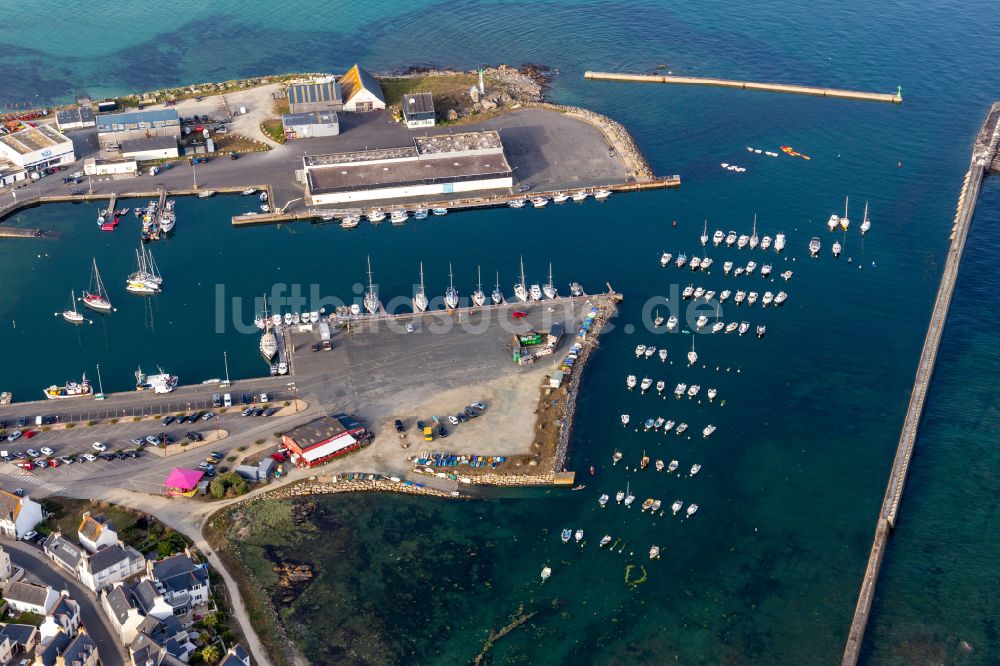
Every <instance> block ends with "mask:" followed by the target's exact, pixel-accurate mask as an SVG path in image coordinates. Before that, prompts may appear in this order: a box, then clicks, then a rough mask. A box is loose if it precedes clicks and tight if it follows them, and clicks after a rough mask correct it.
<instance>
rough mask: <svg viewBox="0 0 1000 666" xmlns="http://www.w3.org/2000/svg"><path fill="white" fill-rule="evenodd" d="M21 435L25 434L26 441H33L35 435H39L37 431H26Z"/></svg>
mask: <svg viewBox="0 0 1000 666" xmlns="http://www.w3.org/2000/svg"><path fill="white" fill-rule="evenodd" d="M21 434H23V435H24V438H25V439H31V438H32V437H34V436H35V435H37V434H38V431H37V430H25V431H24V432H23V433H21Z"/></svg>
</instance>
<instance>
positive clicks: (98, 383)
mask: <svg viewBox="0 0 1000 666" xmlns="http://www.w3.org/2000/svg"><path fill="white" fill-rule="evenodd" d="M97 386H98V388H99V389H100V391H101V392H100V393H98V394H97V395H96V396H94V399H95V400H104V382H102V381H101V364H100V363H98V364H97Z"/></svg>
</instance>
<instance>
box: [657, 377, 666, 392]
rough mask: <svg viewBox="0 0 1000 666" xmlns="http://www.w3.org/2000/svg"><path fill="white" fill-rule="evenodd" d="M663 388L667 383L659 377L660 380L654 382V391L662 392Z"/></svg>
mask: <svg viewBox="0 0 1000 666" xmlns="http://www.w3.org/2000/svg"><path fill="white" fill-rule="evenodd" d="M665 388H667V383H666V382H665V381H663V380H662V379H661V380H660V381H658V382H656V392H657V393H663V389H665Z"/></svg>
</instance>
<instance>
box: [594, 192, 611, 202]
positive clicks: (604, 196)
mask: <svg viewBox="0 0 1000 666" xmlns="http://www.w3.org/2000/svg"><path fill="white" fill-rule="evenodd" d="M610 196H611V191H610V190H597V191H596V192H594V198H595V199H598V200H600V199H607V198H608V197H610Z"/></svg>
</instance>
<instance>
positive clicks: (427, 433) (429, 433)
mask: <svg viewBox="0 0 1000 666" xmlns="http://www.w3.org/2000/svg"><path fill="white" fill-rule="evenodd" d="M424 441H425V442H433V441H434V429H433V428H431V427H430V426H424Z"/></svg>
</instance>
